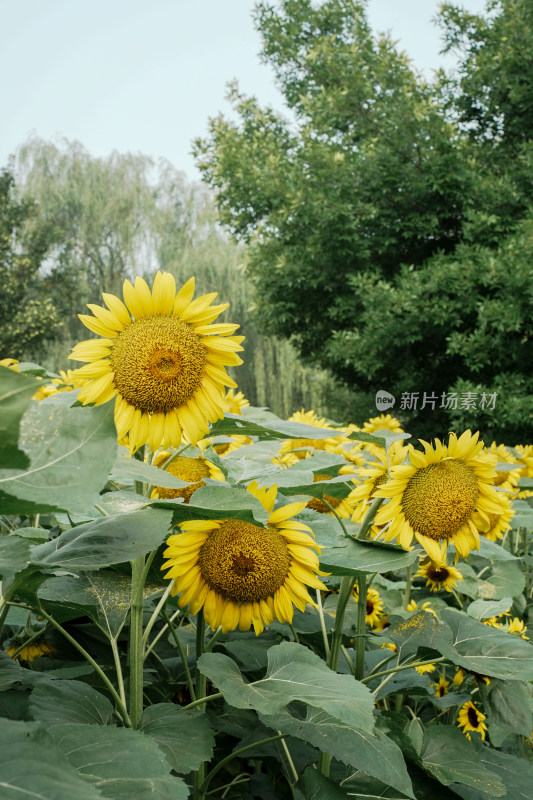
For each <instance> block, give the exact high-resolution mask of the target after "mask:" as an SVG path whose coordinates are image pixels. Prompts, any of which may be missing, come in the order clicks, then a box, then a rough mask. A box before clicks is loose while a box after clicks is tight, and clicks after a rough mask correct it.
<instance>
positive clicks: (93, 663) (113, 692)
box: [10, 603, 132, 728]
mask: <svg viewBox="0 0 533 800" xmlns="http://www.w3.org/2000/svg"><path fill="white" fill-rule="evenodd" d="M10 605H12V606H17V607H18V608H25V609H26V610H27V611H33V613H34V614H39V615H41V616H43V617H44V618H45V619H47V620H48V622H49V623H50V624H51V625H53V626H54V628H56V629H57V630H58V631H59V632H60V633H61V634H62V635H63V636H64V637H65V639H67V641H69V642H70V644H71V645H72V646H73V647H75V648H76V650H77V651H78V653H81V655H82V656H83V657H84V658H85V659H86V660H87V661H88V662H89V664H90V665H91V667H92V668H93V669H94V670H95V672H97V673H98V675H99V676H100V678H101V679H102V680H103V682H104V683H105V685H106V686H107V688H108V690H109V692H110V694H111V695H112V697H113V699H114V700H115V703H116V704H117V706H118V709H119V711H120V714H121V716H122V719H123V721H124V724H125V725H126V727H128V728H131V727H132V725H131V720H130V717H129V714H128V711H127V709H126V706H125V705H124V703H123V702H122V699H121V697H120V695H119V694H118V692H117V690H116V689H115V687H114V686H113V684H112V683H111V681H110V680H109V678H108V677H107V675H106V674H105V672H104V671H103V669H102V668H101V667H100V666H99V665H98V664H97V663H96V661H95V660H94V658H92V657H91V656H90V655H89V653H88V652H87V650H85V649H84V648H83V647H82V646H81V644H79V643H78V642H77V641H76V639H74V637H73V636H71V635H70V633H69V632H68V631H66V630H65V629H64V628H63V627H62V626H61V625H60V624H59V622H56V621H55V619H54V618H53V617H51V616H50V614H47V613H46V611H45V610H44V608H39V609H38V610H37V611H36V610H35V609H33V608H29V607H28V606H25V605H23V604H22V603H10Z"/></svg>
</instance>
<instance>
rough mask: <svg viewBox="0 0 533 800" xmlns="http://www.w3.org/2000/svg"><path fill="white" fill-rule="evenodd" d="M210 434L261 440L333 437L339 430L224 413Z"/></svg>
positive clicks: (212, 427)
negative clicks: (259, 420)
mask: <svg viewBox="0 0 533 800" xmlns="http://www.w3.org/2000/svg"><path fill="white" fill-rule="evenodd" d="M209 435H210V436H221V435H225V436H257V438H258V439H260V440H265V439H266V440H269V439H331V438H332V437H334V436H338V435H339V434H338V431H335V430H332V429H331V428H315V427H313V425H304V424H303V423H301V422H289V421H287V420H283V419H277V418H273V419H269V420H268V421H267V422H266V423H264V424H261V423H260V422H254V420H253V419H247V418H246V417H245V416H244V415H240V414H224V419H219V420H217V421H216V422H215V424H214V425H212V426H211V430H210V433H209Z"/></svg>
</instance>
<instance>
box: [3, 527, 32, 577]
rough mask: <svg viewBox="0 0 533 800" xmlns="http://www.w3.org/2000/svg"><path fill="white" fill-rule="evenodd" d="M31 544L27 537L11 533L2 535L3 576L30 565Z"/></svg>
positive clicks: (9, 575) (8, 575)
mask: <svg viewBox="0 0 533 800" xmlns="http://www.w3.org/2000/svg"><path fill="white" fill-rule="evenodd" d="M30 552H31V545H30V542H29V541H27V540H26V539H24V538H22V537H20V536H17V535H16V534H11V535H9V536H1V537H0V575H1V576H2V577H3V578H7V577H11V576H13V575H16V574H17V572H21V571H22V570H23V569H25V568H26V567H27V565H28V562H29V560H30Z"/></svg>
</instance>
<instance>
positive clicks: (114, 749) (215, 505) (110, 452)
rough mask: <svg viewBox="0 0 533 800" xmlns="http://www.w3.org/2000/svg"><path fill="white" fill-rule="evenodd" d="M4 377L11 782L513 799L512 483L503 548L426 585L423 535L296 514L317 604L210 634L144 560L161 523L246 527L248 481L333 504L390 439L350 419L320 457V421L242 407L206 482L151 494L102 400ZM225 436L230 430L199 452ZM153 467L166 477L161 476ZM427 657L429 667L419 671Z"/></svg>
mask: <svg viewBox="0 0 533 800" xmlns="http://www.w3.org/2000/svg"><path fill="white" fill-rule="evenodd" d="M24 369H25V368H24V366H23V367H22V372H24ZM30 369H31V368H30ZM0 381H1V385H2V390H1V391H0V402H2V403H3V404H4V406H5V408H6V410H7V413H6V415H5V423H4V427H5V431H4V434H5V437H4V438H5V440H6V446H5V447H4V448H3V450H2V458H3V461H2V469H0V489H1V491H2V510H3V516H2V517H1V519H0V576H1V577H2V594H1V595H0V641H1V642H2V646H1V650H2V651H0V718H1V719H2V732H1V734H0V740H1V743H2V748H1V752H2V756H1V757H0V782H1V783H2V786H3V787H4V792H5V793H7V794H6V796H8V795H9V793H11V794H12V795H13V796H15V795H16V794H17V793H20V792H26V793H33V794H36V795H37V794H39V795H42V796H50V797H52V796H53V797H56V798H57V799H58V800H71V798H72V796H74V795H76V796H79V797H80V798H87V800H93V798H94V800H96V798H101V797H108V798H113V799H115V798H116V800H118V799H119V798H122V797H126V796H128V797H132V798H135V799H136V800H137V799H138V800H144V798H148V797H150V798H156V800H167V799H168V800H170V798H178V799H179V800H181V799H182V798H183V800H185V798H187V797H192V798H194V800H205V798H206V797H207V796H214V797H227V798H229V799H230V800H239V799H240V800H243V798H245V799H246V800H254V798H257V800H265V798H270V797H271V798H278V799H279V800H284V799H285V798H287V800H288V798H291V797H298V798H300V797H301V798H302V799H303V798H308V797H312V796H320V797H325V798H329V797H331V798H343V797H350V796H368V795H371V796H382V797H388V796H390V797H395V798H396V797H397V798H402V799H403V798H405V799H406V798H412V800H429V798H431V797H435V796H438V797H439V798H440V797H442V798H446V800H450V799H451V800H453V798H457V797H462V798H465V800H489V798H497V797H503V798H509V800H511V799H512V798H514V797H521V796H523V797H525V796H527V792H528V791H529V788H528V787H529V786H530V783H531V780H532V779H533V765H532V763H531V762H532V760H533V759H532V756H531V741H532V740H531V730H532V728H533V722H532V708H533V705H532V693H531V684H532V682H533V648H532V645H531V642H530V641H529V640H528V639H527V636H526V633H525V630H524V629H523V628H522V629H521V630H517V632H516V633H512V632H511V627H510V626H509V624H508V623H506V622H505V620H506V619H507V618H508V617H507V612H511V614H512V615H513V616H516V617H520V618H522V620H524V621H526V622H527V621H530V620H531V616H530V607H531V585H532V583H531V580H532V562H531V556H530V555H529V548H530V540H531V536H532V535H533V508H532V506H531V505H530V503H531V501H530V500H529V501H528V500H527V499H525V500H514V501H513V504H514V506H515V508H516V512H517V513H516V518H515V519H514V520H513V521H512V523H511V525H512V527H511V525H510V526H509V529H508V530H507V531H506V532H505V533H504V534H502V537H500V542H499V543H498V542H491V541H489V540H485V539H483V541H482V547H481V549H480V550H479V551H473V552H472V553H471V554H470V556H469V557H468V560H467V561H465V560H461V562H460V563H459V564H458V565H457V566H458V567H459V569H460V571H461V573H462V575H463V580H460V581H459V582H458V583H457V585H456V588H455V589H454V590H453V591H444V590H441V591H440V592H437V593H435V592H430V590H429V589H428V587H427V585H426V584H425V579H424V578H421V577H420V576H419V575H417V574H415V572H414V569H413V567H414V565H415V564H416V562H417V561H418V559H419V557H420V556H421V555H422V554H423V555H425V553H424V551H422V552H421V551H420V550H419V549H414V550H404V549H403V548H402V547H398V546H397V545H394V544H388V543H384V542H382V541H379V540H377V541H376V540H373V539H371V538H365V539H364V540H363V539H361V538H359V537H360V536H361V533H362V526H361V524H360V523H357V522H354V521H352V520H351V519H350V518H346V519H341V518H339V517H338V516H337V515H336V514H335V513H320V512H318V511H316V510H313V509H311V508H305V509H304V510H302V511H301V512H300V514H299V518H300V519H301V520H302V521H305V523H306V524H307V525H309V526H310V528H311V529H312V531H313V533H314V536H315V537H316V541H317V544H318V545H320V547H321V553H320V565H321V569H322V570H323V572H324V573H329V574H326V575H324V576H323V580H324V581H325V582H326V585H327V590H326V591H324V592H322V593H320V592H319V593H318V594H317V600H318V599H319V598H320V604H317V605H316V607H314V606H311V605H307V606H306V608H305V611H303V612H302V611H296V612H295V614H294V617H293V619H292V624H291V625H289V624H287V623H281V622H278V621H274V622H273V623H272V624H271V625H270V626H269V628H268V629H267V630H266V631H264V632H263V633H262V634H261V635H260V636H254V634H253V631H239V630H234V631H228V632H226V633H222V629H221V628H219V629H218V630H217V631H216V632H214V633H213V634H208V635H205V632H204V629H203V623H202V616H201V614H195V615H193V614H192V613H191V612H190V608H189V607H185V608H183V609H180V608H179V607H178V605H177V603H176V599H175V598H172V597H170V594H169V590H168V589H169V582H168V581H166V580H165V581H164V580H163V579H162V577H161V572H160V570H159V566H160V565H161V561H162V559H163V558H164V556H163V551H164V550H165V548H166V547H167V545H166V544H165V540H166V539H167V537H168V535H169V531H170V532H172V533H174V534H175V533H177V532H178V531H179V528H177V527H176V526H177V524H178V523H179V522H181V521H184V520H206V519H207V520H212V519H218V518H220V517H221V516H222V517H224V518H227V519H232V520H235V521H238V520H242V521H244V522H245V523H247V524H253V525H256V526H258V528H259V529H260V528H261V527H262V526H264V525H265V524H266V520H267V512H266V511H265V509H264V508H263V506H262V504H261V503H260V502H259V500H258V499H257V498H256V497H254V496H252V495H251V494H250V493H249V492H247V491H244V489H245V487H246V486H247V485H248V484H249V483H250V481H251V480H255V481H257V482H258V484H259V485H260V486H270V485H273V484H276V485H278V486H279V490H278V496H277V501H276V503H277V508H278V511H279V510H280V509H281V508H282V506H283V505H284V504H286V503H292V502H294V501H295V500H310V499H312V498H322V499H325V498H328V497H329V500H330V501H332V500H333V498H334V497H338V498H339V499H340V498H342V497H346V496H347V494H348V493H349V492H350V490H351V489H352V488H353V482H352V477H353V470H354V469H356V464H355V463H354V461H353V460H351V459H353V458H354V457H356V458H357V460H358V461H357V463H358V464H359V465H360V464H361V463H362V462H363V461H366V462H367V463H370V464H372V463H374V464H375V463H376V462H375V461H373V459H374V457H375V455H374V454H375V453H376V452H380V453H381V455H382V457H384V456H385V450H384V448H388V447H389V445H390V444H391V442H394V441H396V440H397V439H398V438H404V437H405V434H391V433H390V432H388V431H384V430H381V431H378V432H377V433H374V434H372V433H364V432H359V431H353V430H352V429H349V430H345V431H344V432H343V438H342V439H339V437H337V438H336V439H335V442H336V449H335V450H334V452H331V451H328V450H327V449H324V448H326V447H328V446H330V447H331V443H332V438H331V436H332V429H331V428H320V427H315V426H314V425H308V424H304V423H300V422H294V421H287V420H284V419H280V418H278V417H276V416H275V415H274V414H272V413H268V412H265V411H263V410H262V409H259V408H248V409H244V410H243V414H241V415H238V414H235V415H227V416H226V418H225V419H224V420H220V421H219V422H217V423H216V424H215V425H214V426H213V427H212V429H211V432H210V439H209V442H208V443H206V444H209V443H210V444H211V445H212V447H211V448H210V449H209V450H207V451H204V452H205V453H206V455H207V456H208V457H209V458H212V459H213V460H214V461H215V462H216V464H217V465H218V466H219V467H220V469H221V470H222V471H223V473H224V475H225V481H224V482H220V481H213V480H211V481H210V480H207V481H206V485H204V486H202V487H200V488H198V489H197V490H196V491H195V492H194V494H193V495H192V496H191V497H190V502H188V503H184V502H183V500H182V498H180V497H178V498H175V499H166V500H158V499H152V498H151V488H152V484H153V483H154V481H155V480H157V477H158V476H157V473H161V469H157V468H156V467H155V466H154V465H153V464H151V463H150V461H151V458H150V457H149V454H148V453H146V454H145V457H146V461H143V460H142V459H132V458H131V456H129V455H128V454H127V453H126V451H125V449H124V448H121V449H120V451H119V452H118V454H117V443H116V437H115V431H114V430H113V426H112V425H110V420H109V414H108V411H109V407H108V405H105V404H104V405H103V406H100V407H96V408H90V407H86V408H82V407H80V406H77V405H74V406H73V405H72V403H73V401H74V399H75V396H74V394H73V393H58V394H56V395H54V396H51V397H48V398H47V399H44V400H41V401H40V402H37V401H36V400H34V399H33V400H30V401H29V400H28V393H29V392H31V391H32V389H33V388H35V386H37V385H39V384H38V382H37V381H36V380H35V379H34V378H32V377H30V376H29V375H25V374H19V373H17V372H14V371H11V370H7V369H5V368H4V369H2V370H0ZM28 403H29V405H28ZM109 405H111V404H109ZM335 433H338V432H337V431H335ZM234 436H237V437H244V436H246V437H248V444H244V445H242V446H240V447H236V449H234V450H233V451H231V452H227V453H226V454H225V455H223V456H221V455H220V454H219V453H217V450H216V448H217V447H218V446H219V445H221V444H224V443H227V442H228V441H230V442H231V441H232V437H234ZM239 441H240V442H242V438H241V439H240V440H237V441H236V442H235V443H236V444H239ZM283 443H285V444H290V443H292V444H293V447H294V446H295V449H294V450H293V453H294V454H296V456H297V457H299V460H298V461H297V463H296V464H293V465H292V466H290V467H289V468H283V466H282V465H281V464H280V462H279V459H276V456H277V455H279V452H280V449H281V446H282V444H283ZM354 446H357V448H358V449H357V451H356V456H355V455H354V450H353V448H354ZM96 451H98V455H95V453H96ZM188 451H189V453H190V454H191V455H193V456H195V455H196V456H198V455H200V452H201V451H200V450H199V449H198V450H195V449H193V448H190V447H189V449H188ZM21 452H22V453H23V454H24V456H25V459H26V462H25V463H21V460H20V453H21ZM521 463H522V462H521ZM524 463H525V462H524ZM341 469H342V470H343V471H341ZM154 473H156V474H154ZM347 473H348V474H347ZM350 473H351V474H350ZM30 476H32V477H31V480H30ZM318 476H320V477H321V478H322V480H320V481H318V482H316V481H314V478H315V477H318ZM324 478H326V480H324ZM516 481H518V478H516ZM161 482H162V483H167V484H168V485H169V486H171V487H172V486H177V487H178V488H180V487H181V485H182V484H183V483H184V482H183V481H180V480H178V479H176V478H174V477H173V476H172V475H171V474H170V473H167V475H166V476H165V477H161ZM530 482H531V481H530ZM515 491H516V487H515ZM373 513H374V512H371V513H370V514H369V515H367V519H368V520H369V521H370V522H371V519H372V514H373ZM363 527H364V523H363ZM482 538H483V537H482ZM139 561H140V562H141V563H142V565H144V567H145V569H144V572H143V574H142V580H141V582H140V584H139V583H138V580H139V578H138V575H139V573H138V572H136V568H137V567H136V565H138V564H139ZM136 575H137V577H136ZM356 582H357V584H358V586H359V587H360V588H361V587H362V588H364V587H368V586H369V585H370V583H372V588H373V590H374V591H377V592H379V595H380V597H381V599H382V601H383V606H384V608H383V606H382V610H381V611H380V612H379V615H378V616H379V618H380V620H381V622H382V623H383V624H382V625H380V626H379V627H380V629H378V627H377V626H376V622H375V621H374V622H372V623H370V622H365V614H366V613H367V607H366V604H367V602H368V600H367V597H366V592H365V594H363V595H361V596H362V603H361V602H358V601H355V602H354V600H353V599H352V596H351V589H350V587H352V588H353V586H354V583H356ZM346 587H348V589H349V590H350V591H349V592H348V593H346ZM139 589H140V595H139ZM339 590H340V591H339ZM139 597H140V612H141V616H140V633H141V660H140V661H137V660H136V658H137V657H136V655H135V650H134V646H133V642H134V634H135V629H136V623H135V619H136V616H135V614H136V613H137V612H136V610H135V609H136V605H137V604H138V602H139ZM368 597H370V595H368ZM343 598H345V600H346V605H345V606H344V605H343V603H344V600H343ZM412 600H415V607H414V609H413V606H412V604H411V602H410V601H412ZM428 606H429V607H428ZM361 611H362V617H361ZM385 614H386V615H387V616H385ZM496 618H497V619H496ZM515 621H516V620H515ZM32 643H33V644H34V646H35V648H36V650H35V653H34V655H33V656H32V658H33V660H31V661H29V656H28V655H26V656H24V655H23V654H24V653H28V652H29V648H30V645H31V644H32ZM360 643H362V645H361V644H360ZM39 648H41V650H39ZM3 651H7V652H3ZM341 651H342V654H341ZM334 652H336V653H337V656H339V655H340V659H339V658H334V656H333V654H334ZM17 653H18V654H19V658H17V655H16V654H17ZM24 659H26V660H24ZM428 662H432V666H433V670H432V671H431V672H430V673H428V672H423V671H421V672H418V671H417V670H416V669H415V668H416V667H418V666H422V667H423V666H425V665H427V664H428ZM136 674H140V676H141V690H142V691H141V694H142V697H143V702H144V708H142V709H140V710H141V713H140V714H139V717H138V719H137V720H135V719H134V717H133V705H132V704H133V699H132V698H133V692H132V693H131V694H129V692H130V687H131V686H132V685H133V677H132V675H136ZM439 679H440V680H439ZM206 680H207V681H208V683H207V686H206V684H205V681H206ZM439 686H441V687H444V689H443V690H442V691H439ZM472 702H473V703H474V707H475V709H477V711H476V713H478V712H479V713H483V715H484V716H483V719H485V720H486V722H487V731H488V733H487V736H486V738H485V739H482V738H481V737H480V735H479V732H477V733H476V732H475V731H474V730H473V731H472V732H471V734H470V741H469V739H467V738H466V737H465V735H464V734H463V732H462V731H461V730H460V728H459V727H458V724H457V723H458V717H457V712H458V710H459V709H461V708H463V707H464V706H465V704H466V703H472ZM472 719H474V722H475V718H472ZM459 721H460V720H459ZM474 727H475V726H474Z"/></svg>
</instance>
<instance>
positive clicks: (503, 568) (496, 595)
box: [478, 561, 526, 600]
mask: <svg viewBox="0 0 533 800" xmlns="http://www.w3.org/2000/svg"><path fill="white" fill-rule="evenodd" d="M525 583H526V578H525V575H524V573H523V571H522V570H521V569H520V565H519V563H517V562H516V561H497V562H496V563H494V564H493V566H492V575H490V577H488V578H486V579H485V580H480V581H478V597H480V598H481V599H482V600H501V599H502V598H503V597H516V596H517V595H519V594H520V593H521V592H523V591H524V587H525Z"/></svg>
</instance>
